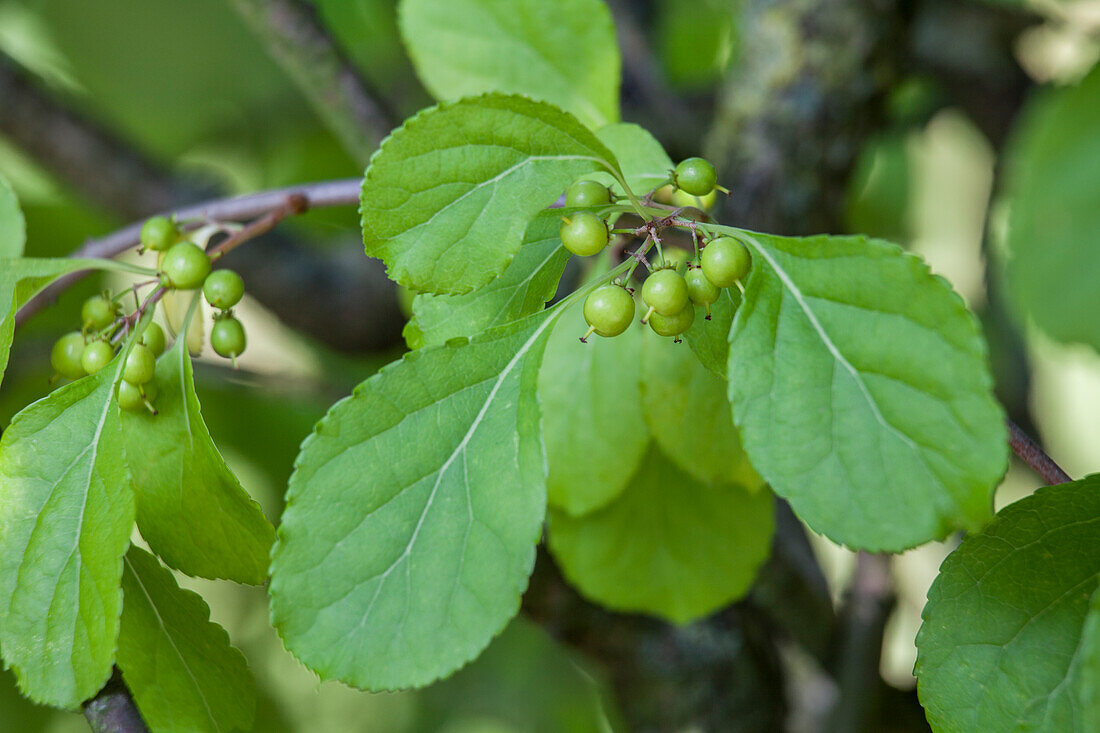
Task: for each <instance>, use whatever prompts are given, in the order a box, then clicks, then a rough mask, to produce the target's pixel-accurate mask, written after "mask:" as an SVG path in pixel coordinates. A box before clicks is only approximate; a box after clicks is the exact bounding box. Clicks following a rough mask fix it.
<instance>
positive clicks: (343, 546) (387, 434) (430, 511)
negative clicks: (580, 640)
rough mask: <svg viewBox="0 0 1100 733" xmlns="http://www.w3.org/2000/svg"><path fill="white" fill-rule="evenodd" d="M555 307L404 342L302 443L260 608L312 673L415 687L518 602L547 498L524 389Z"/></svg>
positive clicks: (471, 652) (363, 683)
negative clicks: (484, 328) (411, 345)
mask: <svg viewBox="0 0 1100 733" xmlns="http://www.w3.org/2000/svg"><path fill="white" fill-rule="evenodd" d="M555 314H556V311H547V312H545V313H541V314H537V315H534V316H531V317H530V318H528V319H526V320H523V321H519V322H517V323H514V324H511V325H508V326H504V327H502V328H499V329H495V330H493V331H491V332H489V333H488V334H485V335H483V336H481V337H479V338H476V339H474V340H472V341H468V342H466V341H457V340H456V341H452V342H450V343H448V344H446V345H444V346H436V347H430V348H426V349H421V350H418V351H413V352H410V353H409V354H406V355H405V357H404V358H403V359H402V360H401V361H400V362H397V363H396V364H393V365H391V366H389V367H386V368H385V369H383V370H382V371H381V372H379V373H378V374H376V375H375V376H373V377H371V378H370V379H368V380H367V381H366V382H364V383H363V384H361V385H360V386H359V387H358V388H357V389H356V390H355V392H354V393H353V394H352V396H351V397H348V398H346V399H344V400H342V401H341V402H338V403H337V404H336V405H335V406H334V407H333V408H332V410H331V411H330V412H329V414H328V415H327V416H326V417H325V418H324V419H323V420H322V421H321V422H320V423H319V424H318V426H317V429H316V431H315V432H314V434H313V435H312V436H310V437H309V438H307V439H306V441H305V443H304V444H303V445H302V452H301V454H300V455H299V456H298V460H297V463H296V468H295V472H294V475H293V476H292V477H291V480H290V487H289V490H288V492H287V507H286V510H285V512H284V514H283V521H282V524H281V526H280V528H279V537H278V540H277V542H276V544H275V549H274V552H273V560H272V565H271V586H270V592H271V608H272V620H273V623H274V624H275V627H276V628H277V629H278V630H279V633H280V634H281V635H282V637H283V640H284V642H285V643H286V646H287V648H288V649H290V651H291V652H293V653H294V654H295V655H296V656H297V657H298V658H299V659H300V660H302V661H303V662H304V663H305V664H306V665H307V666H309V667H310V668H312V669H313V670H314V671H316V672H317V673H318V674H320V675H321V676H322V677H323V678H333V677H334V678H337V679H340V680H342V681H344V682H347V683H348V684H351V685H355V686H357V687H363V688H367V689H372V690H380V689H396V688H401V687H414V686H420V685H425V684H427V683H429V682H432V681H433V680H435V679H437V678H439V677H442V676H444V675H447V674H450V673H451V672H453V671H454V670H455V669H457V668H458V667H460V666H462V665H463V664H465V663H466V662H468V661H469V660H470V659H472V658H473V657H474V656H476V655H477V654H478V653H480V652H481V650H482V649H484V648H485V646H486V645H487V644H488V643H489V641H490V640H491V639H492V638H493V636H495V635H496V634H498V633H499V632H500V630H501V629H502V628H504V626H505V625H506V624H507V622H508V620H509V619H510V618H511V617H512V616H513V615H514V614H515V613H516V610H517V609H518V607H519V597H520V594H521V593H522V592H523V589H524V587H525V586H526V584H527V576H528V575H529V574H530V572H531V567H532V564H533V563H534V559H535V543H536V542H537V541H538V537H539V534H540V530H541V525H542V519H543V515H544V511H545V504H546V488H545V486H546V485H545V476H546V466H545V459H544V457H543V448H542V442H541V439H540V436H539V425H538V420H539V417H538V405H537V403H536V397H535V387H536V379H537V369H538V364H539V359H540V356H541V352H542V349H543V346H544V344H545V341H546V337H547V336H548V335H549V332H550V327H551V325H552V324H553V323H554V321H555Z"/></svg>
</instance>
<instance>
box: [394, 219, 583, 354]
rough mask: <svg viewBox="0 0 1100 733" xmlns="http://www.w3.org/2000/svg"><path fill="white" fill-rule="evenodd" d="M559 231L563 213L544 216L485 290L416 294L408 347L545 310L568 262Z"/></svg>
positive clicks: (472, 333) (407, 328)
mask: <svg viewBox="0 0 1100 733" xmlns="http://www.w3.org/2000/svg"><path fill="white" fill-rule="evenodd" d="M559 229H561V215H560V213H558V212H554V211H548V212H545V213H543V214H539V215H538V216H537V217H535V219H534V220H533V221H532V222H531V224H530V225H529V226H528V227H527V234H526V236H525V237H524V241H523V246H522V247H520V249H519V252H518V253H517V254H516V257H515V259H513V260H512V262H511V263H510V264H509V265H508V267H507V269H505V270H504V272H503V273H502V274H501V275H500V277H498V278H497V279H495V280H493V281H492V282H491V283H489V284H488V285H486V286H485V287H483V288H480V289H479V290H475V291H474V292H472V293H467V294H466V295H431V294H429V293H422V294H420V295H417V296H416V298H415V300H414V301H413V317H412V319H411V320H410V321H409V323H408V324H407V325H406V326H405V338H406V340H407V341H408V343H409V347H410V348H413V349H419V348H421V347H423V346H434V345H437V344H442V343H446V342H447V341H449V340H450V339H452V338H457V337H460V336H462V337H466V338H470V337H472V336H475V335H477V334H479V333H481V332H482V331H487V330H489V329H490V328H493V327H494V326H502V325H504V324H505V323H509V322H510V321H516V320H519V319H520V318H523V317H525V316H529V315H531V314H532V313H537V312H539V311H540V310H542V309H543V308H544V307H546V303H547V301H549V300H550V299H551V298H552V297H554V293H555V292H556V291H557V288H558V280H560V279H561V274H562V271H563V270H564V269H565V263H566V262H567V261H568V260H569V252H568V251H567V250H566V249H565V248H564V247H563V246H562V244H561V239H560V238H559V237H558V231H559Z"/></svg>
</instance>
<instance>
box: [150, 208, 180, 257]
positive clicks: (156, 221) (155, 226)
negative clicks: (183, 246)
mask: <svg viewBox="0 0 1100 733" xmlns="http://www.w3.org/2000/svg"><path fill="white" fill-rule="evenodd" d="M179 236H180V233H179V229H177V228H176V225H175V224H173V223H172V221H171V220H170V219H168V218H167V217H164V216H154V217H153V218H152V219H149V220H148V221H146V222H145V224H144V226H142V227H141V246H142V247H144V248H145V249H151V250H154V251H156V252H164V251H165V250H167V249H168V248H169V247H171V246H172V245H173V244H175V243H176V242H177V241H178V240H179Z"/></svg>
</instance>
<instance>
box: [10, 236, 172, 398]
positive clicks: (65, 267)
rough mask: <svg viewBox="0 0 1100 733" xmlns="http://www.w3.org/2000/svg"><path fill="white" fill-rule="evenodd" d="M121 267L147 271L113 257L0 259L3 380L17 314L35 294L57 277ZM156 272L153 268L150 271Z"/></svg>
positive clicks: (125, 270)
mask: <svg viewBox="0 0 1100 733" xmlns="http://www.w3.org/2000/svg"><path fill="white" fill-rule="evenodd" d="M93 269H94V270H119V271H123V272H134V271H140V272H146V270H145V269H144V268H135V267H134V266H133V265H128V264H125V263H122V262H115V261H113V260H70V259H65V258H57V259H35V258H29V257H28V258H20V259H10V260H9V259H0V381H3V378H4V372H5V371H6V369H7V366H8V356H9V354H10V353H11V341H12V337H13V336H14V335H15V314H16V313H18V312H19V309H20V308H22V307H23V306H24V305H26V304H27V301H29V300H30V299H31V298H33V297H34V296H35V295H37V294H38V293H39V292H41V291H42V289H43V288H45V287H46V286H47V285H49V284H50V283H52V282H53V281H54V280H56V279H57V278H59V277H61V276H62V275H65V274H67V273H70V272H76V271H78V270H93ZM148 272H150V273H151V272H152V271H148Z"/></svg>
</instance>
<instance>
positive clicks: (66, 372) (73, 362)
mask: <svg viewBox="0 0 1100 733" xmlns="http://www.w3.org/2000/svg"><path fill="white" fill-rule="evenodd" d="M83 353H84V334H82V333H80V331H72V332H71V333H67V334H65V335H64V336H62V337H61V338H59V339H58V340H57V343H55V344H54V345H53V351H51V352H50V364H52V365H53V370H54V371H55V372H57V373H58V374H60V375H61V376H63V377H65V378H66V379H80V378H81V377H83V376H84V375H85V374H87V372H85V371H84V367H82V366H80V357H81V355H82V354H83Z"/></svg>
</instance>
